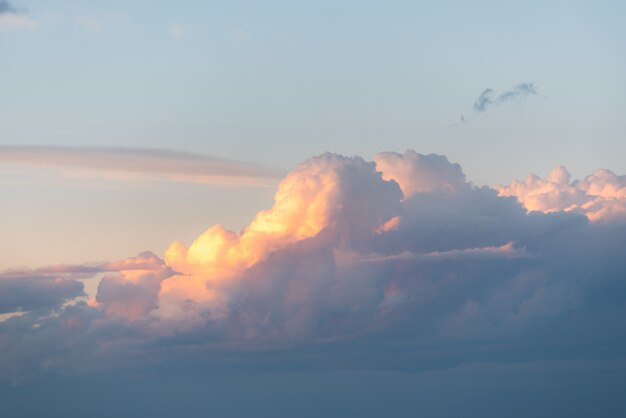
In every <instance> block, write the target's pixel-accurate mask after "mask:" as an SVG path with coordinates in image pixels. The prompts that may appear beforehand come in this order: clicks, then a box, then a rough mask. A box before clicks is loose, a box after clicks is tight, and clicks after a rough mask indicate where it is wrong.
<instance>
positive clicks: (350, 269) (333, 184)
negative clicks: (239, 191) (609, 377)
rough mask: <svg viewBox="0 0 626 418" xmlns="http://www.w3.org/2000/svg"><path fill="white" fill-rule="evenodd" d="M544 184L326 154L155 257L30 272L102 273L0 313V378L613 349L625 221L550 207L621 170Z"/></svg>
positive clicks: (434, 161) (560, 173) (614, 182)
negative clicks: (29, 308) (81, 298)
mask: <svg viewBox="0 0 626 418" xmlns="http://www.w3.org/2000/svg"><path fill="white" fill-rule="evenodd" d="M544 182H547V183H550V184H552V183H554V184H557V185H559V186H557V187H553V188H547V189H545V190H544V189H542V190H543V193H544V194H548V195H550V196H551V197H549V198H548V197H546V201H549V202H553V201H555V202H557V203H556V206H554V205H553V204H552V203H551V204H550V205H548V206H546V207H547V208H548V209H546V210H545V211H528V210H527V208H526V207H524V206H523V205H522V204H520V202H519V201H518V199H517V198H516V197H514V196H505V195H504V194H505V193H504V192H503V190H497V189H492V188H489V187H476V186H474V185H472V184H471V183H470V182H468V181H467V180H466V178H465V175H464V174H463V171H462V169H461V167H460V166H459V165H458V164H453V163H450V162H449V161H448V160H447V159H446V158H445V157H443V156H440V155H435V154H430V155H422V154H418V153H416V152H414V151H407V152H406V153H405V154H397V153H389V152H387V153H381V154H378V155H376V157H375V158H374V161H366V160H364V159H362V158H360V157H344V156H340V155H335V154H329V153H327V154H323V155H321V156H318V157H315V158H312V159H310V160H307V161H305V162H303V163H302V164H301V165H300V166H298V167H297V168H296V169H295V170H293V171H292V172H291V173H289V174H288V175H287V176H286V177H285V178H284V179H283V180H282V181H281V182H280V184H279V186H278V189H277V191H276V194H275V201H274V205H273V206H272V207H271V208H269V209H268V210H265V211H261V212H259V213H258V214H257V215H256V217H255V218H254V219H253V220H252V221H251V223H250V224H249V225H248V226H247V227H246V228H244V229H243V230H242V231H240V232H235V231H229V230H227V229H225V228H224V227H222V226H220V225H215V226H212V227H210V228H209V229H207V230H206V231H204V232H203V233H202V234H200V235H199V236H198V238H197V239H196V240H195V241H194V242H192V243H191V244H189V245H185V244H183V243H181V242H174V243H173V244H172V245H171V246H170V247H169V248H168V249H167V250H166V251H165V255H164V259H163V260H161V259H160V258H159V257H157V256H156V255H154V254H152V253H143V254H140V255H139V256H138V257H134V258H131V259H128V260H126V261H121V262H114V263H99V264H86V265H84V266H53V267H50V268H45V269H39V270H37V271H38V272H39V274H40V275H42V274H48V275H57V276H58V275H61V277H63V278H64V279H65V280H73V277H75V276H74V275H85V274H91V273H94V272H98V273H99V274H102V273H104V277H103V278H102V280H101V281H100V284H99V287H98V292H97V295H96V297H95V300H93V301H92V302H91V303H89V304H86V303H76V304H73V305H71V306H65V307H59V305H58V303H57V304H56V305H54V304H49V305H48V306H49V308H48V311H47V312H34V311H33V312H31V313H28V314H27V315H22V316H20V317H13V318H10V319H8V320H6V321H4V322H2V323H0V352H2V354H3V356H2V357H1V358H2V360H0V376H5V377H8V378H14V379H15V378H19V377H20V376H24V375H37V374H39V373H42V372H44V370H45V371H46V372H47V373H70V374H71V373H79V374H84V373H104V372H105V371H110V370H125V371H127V372H129V371H130V369H134V370H141V369H142V368H145V367H153V368H154V367H157V368H159V367H163V368H168V367H174V368H181V367H190V368H193V369H194V370H206V371H207V372H208V373H210V372H215V371H218V370H220V371H241V370H247V371H250V370H293V369H303V368H304V369H316V370H317V369H320V368H331V369H332V368H342V369H357V370H364V369H383V370H403V371H407V370H424V369H428V368H433V367H440V366H442V365H452V364H468V363H472V362H475V361H482V360H485V359H500V360H519V359H527V360H546V359H550V358H552V357H553V356H554V355H555V353H558V356H560V357H562V358H570V359H581V358H587V357H589V358H610V357H611V356H614V355H617V354H620V353H623V352H624V349H625V348H626V325H624V324H623V323H622V322H623V321H615V318H621V317H623V316H624V314H626V284H625V282H624V278H623V272H624V271H626V260H624V258H623V256H622V252H623V248H626V222H625V219H624V218H621V217H619V216H617V217H616V216H612V215H611V216H609V215H608V212H606V213H607V216H606V218H602V219H603V221H602V222H596V221H595V220H596V219H595V218H594V216H595V215H592V214H591V213H586V212H584V211H572V210H570V211H566V210H560V209H558V208H561V207H562V205H561V206H559V205H560V203H559V202H560V200H559V199H561V198H563V199H566V200H567V199H569V198H570V197H569V194H568V193H562V192H561V188H563V187H565V186H566V185H569V186H567V187H574V188H576V189H577V190H582V191H583V192H584V193H585V194H589V193H591V194H593V196H601V195H602V196H609V195H610V198H611V199H618V200H620V199H621V201H623V199H624V197H623V196H622V195H621V193H622V192H621V190H622V189H621V187H622V185H623V183H622V182H623V177H619V176H614V175H613V176H611V175H609V172H608V171H599V172H596V173H595V174H594V175H592V176H590V177H588V178H586V179H585V180H583V181H580V182H574V183H571V182H570V181H569V177H568V175H567V173H566V172H565V171H564V169H558V170H556V171H555V172H554V173H552V174H551V175H550V176H549V178H548V180H545V181H544ZM533 185H534V184H533ZM618 185H619V187H618ZM533 187H534V186H533ZM550 187H552V186H550ZM524 190H526V189H524ZM574 194H575V198H576V199H578V195H577V194H576V193H574ZM552 196H556V197H555V198H554V199H553V197H552ZM562 196H565V197H562ZM616 196H617V197H616ZM619 196H621V197H619ZM606 198H607V199H608V198H609V197H606ZM568 202H569V200H568ZM553 208H557V209H554V210H552V209H553ZM602 213H605V212H602ZM594 214H595V212H594ZM588 216H589V217H588ZM602 216H604V215H601V217H602ZM24 274H26V273H24ZM28 274H33V272H28ZM94 274H95V273H94ZM10 306H12V307H15V306H17V304H15V303H13V304H12V305H10ZM26 346H27V347H28V349H26V348H24V347H26ZM43 359H45V368H44V367H43V366H37V365H41V364H42V362H43Z"/></svg>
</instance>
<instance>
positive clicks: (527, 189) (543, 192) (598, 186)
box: [498, 166, 626, 222]
mask: <svg viewBox="0 0 626 418" xmlns="http://www.w3.org/2000/svg"><path fill="white" fill-rule="evenodd" d="M570 178H571V175H570V173H569V172H568V171H567V169H566V168H565V167H563V166H558V167H556V168H554V169H553V170H552V171H551V172H550V173H549V174H548V176H547V178H546V179H542V178H540V177H538V176H537V175H534V174H533V175H530V176H528V177H526V179H525V180H524V181H517V180H516V181H513V182H512V183H511V184H510V185H509V186H500V187H499V188H498V191H499V192H500V194H501V195H502V196H515V197H516V198H517V199H518V200H519V201H520V203H522V204H523V205H524V207H526V209H528V210H530V211H541V212H546V213H550V212H559V211H565V212H575V213H581V214H584V215H585V216H587V217H588V218H589V219H590V220H591V221H621V222H623V221H625V220H626V176H618V175H616V174H615V173H613V172H612V171H610V170H606V169H602V170H597V171H596V172H595V173H593V174H591V175H589V176H587V177H585V178H584V179H583V180H574V181H570Z"/></svg>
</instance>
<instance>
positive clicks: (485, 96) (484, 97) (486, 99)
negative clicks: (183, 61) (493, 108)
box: [474, 89, 493, 112]
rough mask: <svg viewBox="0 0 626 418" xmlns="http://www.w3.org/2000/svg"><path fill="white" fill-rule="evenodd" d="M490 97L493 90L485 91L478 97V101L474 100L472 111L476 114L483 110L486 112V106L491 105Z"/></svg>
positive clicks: (491, 99)
mask: <svg viewBox="0 0 626 418" xmlns="http://www.w3.org/2000/svg"><path fill="white" fill-rule="evenodd" d="M492 96H493V90H491V89H485V90H484V91H483V92H482V93H481V94H480V96H478V99H476V101H475V102H474V110H475V111H476V112H484V111H485V110H487V106H489V105H491V104H492V103H493V98H492Z"/></svg>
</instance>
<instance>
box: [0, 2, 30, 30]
mask: <svg viewBox="0 0 626 418" xmlns="http://www.w3.org/2000/svg"><path fill="white" fill-rule="evenodd" d="M38 27H39V25H38V23H37V22H36V21H35V20H33V19H31V18H30V17H28V16H26V12H25V11H24V10H18V9H17V8H16V7H15V6H13V4H12V3H11V2H9V1H7V0H0V30H3V29H27V30H35V29H37V28H38Z"/></svg>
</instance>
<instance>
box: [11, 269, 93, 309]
mask: <svg viewBox="0 0 626 418" xmlns="http://www.w3.org/2000/svg"><path fill="white" fill-rule="evenodd" d="M83 295H84V292H83V284H82V283H81V282H79V281H76V280H71V279H70V280H66V279H63V278H58V277H47V276H38V275H29V276H23V275H21V276H13V275H5V274H0V314H6V313H12V312H21V311H33V310H41V309H46V310H50V309H54V308H57V307H59V306H60V305H61V304H63V303H64V302H66V301H69V300H71V299H74V298H76V297H79V296H83Z"/></svg>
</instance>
